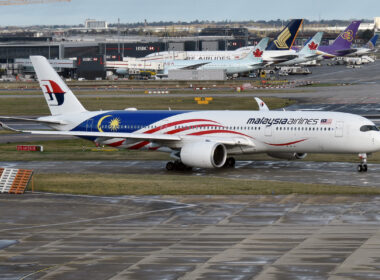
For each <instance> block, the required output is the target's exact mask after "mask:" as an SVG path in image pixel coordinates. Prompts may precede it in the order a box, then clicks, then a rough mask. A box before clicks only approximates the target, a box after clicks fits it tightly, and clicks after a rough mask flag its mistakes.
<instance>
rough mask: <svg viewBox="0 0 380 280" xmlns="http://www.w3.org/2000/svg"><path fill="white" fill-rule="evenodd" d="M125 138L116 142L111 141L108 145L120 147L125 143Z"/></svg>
mask: <svg viewBox="0 0 380 280" xmlns="http://www.w3.org/2000/svg"><path fill="white" fill-rule="evenodd" d="M124 141H125V140H121V141H118V142H114V143H111V144H107V145H108V146H111V147H119V146H121V145H122V144H123V143H124Z"/></svg>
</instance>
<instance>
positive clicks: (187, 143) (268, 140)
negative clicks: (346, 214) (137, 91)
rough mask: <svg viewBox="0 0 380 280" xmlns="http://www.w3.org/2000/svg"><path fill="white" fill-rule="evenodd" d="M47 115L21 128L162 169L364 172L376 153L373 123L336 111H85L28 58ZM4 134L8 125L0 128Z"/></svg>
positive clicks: (40, 61)
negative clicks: (323, 160)
mask: <svg viewBox="0 0 380 280" xmlns="http://www.w3.org/2000/svg"><path fill="white" fill-rule="evenodd" d="M31 61H32V63H33V66H34V68H35V70H36V73H37V76H38V80H39V83H40V86H41V88H42V91H43V94H44V96H45V98H46V101H47V103H48V106H49V109H50V111H51V116H46V117H40V118H38V119H35V120H31V119H22V118H12V117H1V118H2V119H18V120H24V121H25V120H30V121H34V122H39V123H44V124H47V125H49V126H51V127H52V128H54V129H56V130H57V131H22V132H26V133H32V134H41V135H73V136H78V137H82V138H86V139H88V140H91V141H93V142H95V144H97V145H109V146H112V147H117V148H120V149H149V150H153V151H162V152H168V153H170V154H171V156H172V157H173V158H174V159H175V161H174V162H168V163H167V165H166V168H167V169H168V170H172V169H178V168H185V167H186V166H187V167H200V168H221V167H232V166H234V164H235V160H234V158H233V155H238V154H254V153H267V154H269V155H271V156H273V157H276V158H281V159H288V160H291V159H302V158H304V157H305V156H306V153H348V154H355V153H356V154H359V156H360V158H361V160H362V163H361V164H359V166H358V171H360V172H362V171H367V156H366V155H367V153H372V152H375V151H379V150H380V133H379V130H378V129H377V127H376V126H375V124H374V123H373V122H371V121H369V120H368V119H366V118H363V117H361V116H358V115H353V114H347V113H338V112H310V111H309V112H308V111H269V110H268V108H267V107H266V106H265V104H264V103H262V102H259V104H260V108H261V109H260V110H259V111H137V110H128V109H127V110H124V111H95V112H94V111H92V112H91V111H87V110H86V109H85V108H84V107H83V106H82V104H81V103H80V102H79V101H78V99H77V98H76V97H75V95H74V94H73V93H72V91H71V90H70V89H69V88H68V87H67V86H66V84H65V83H64V82H63V81H62V80H61V78H60V77H59V76H58V74H57V73H56V72H55V71H54V70H53V68H52V67H51V66H50V64H49V62H48V61H47V59H46V58H44V57H41V56H32V57H31ZM1 126H2V127H4V128H6V129H11V128H9V127H8V126H6V125H4V124H1Z"/></svg>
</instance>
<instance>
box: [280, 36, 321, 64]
mask: <svg viewBox="0 0 380 280" xmlns="http://www.w3.org/2000/svg"><path fill="white" fill-rule="evenodd" d="M322 36H323V32H318V33H316V34H315V35H314V37H313V38H311V40H309V42H308V43H307V44H306V45H305V46H304V47H303V48H302V49H301V50H300V51H299V52H298V53H297V55H298V57H297V58H294V59H291V60H288V61H285V62H281V63H278V64H277V65H278V66H290V65H295V64H300V63H305V62H308V61H310V60H314V59H317V57H318V56H319V55H318V54H317V48H318V46H319V45H320V44H321V40H322Z"/></svg>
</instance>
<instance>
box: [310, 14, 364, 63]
mask: <svg viewBox="0 0 380 280" xmlns="http://www.w3.org/2000/svg"><path fill="white" fill-rule="evenodd" d="M359 25H360V21H353V22H351V24H350V25H349V26H348V27H347V28H346V29H345V30H344V31H343V32H342V33H340V34H339V36H338V37H337V38H336V39H335V41H334V42H333V43H332V44H331V45H329V46H319V47H318V50H317V53H318V54H319V55H321V56H322V57H323V58H327V59H328V58H333V57H336V56H345V55H348V54H350V53H353V52H355V49H351V45H352V41H353V40H354V39H355V36H356V32H357V31H358V28H359Z"/></svg>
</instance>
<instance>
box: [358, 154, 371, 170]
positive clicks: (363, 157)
mask: <svg viewBox="0 0 380 280" xmlns="http://www.w3.org/2000/svg"><path fill="white" fill-rule="evenodd" d="M359 158H360V159H361V160H362V163H361V164H359V165H358V168H357V170H358V172H367V170H368V167H367V154H365V153H364V154H359Z"/></svg>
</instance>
